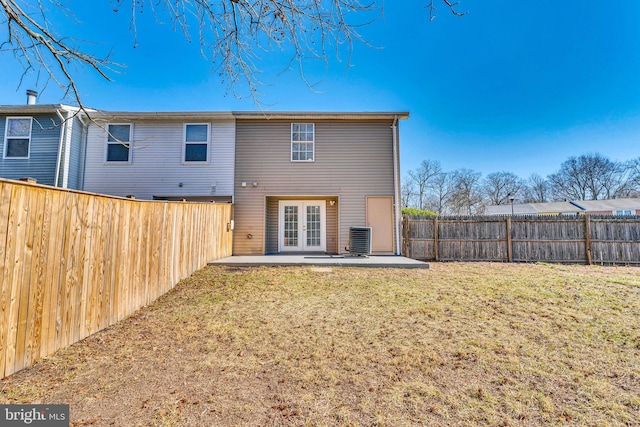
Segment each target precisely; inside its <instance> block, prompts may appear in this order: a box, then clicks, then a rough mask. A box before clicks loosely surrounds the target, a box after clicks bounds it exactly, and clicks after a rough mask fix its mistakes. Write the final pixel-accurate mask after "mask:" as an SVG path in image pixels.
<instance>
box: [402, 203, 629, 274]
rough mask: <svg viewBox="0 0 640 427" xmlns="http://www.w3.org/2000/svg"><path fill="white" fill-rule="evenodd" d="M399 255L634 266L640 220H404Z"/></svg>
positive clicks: (564, 218) (475, 218) (531, 218)
mask: <svg viewBox="0 0 640 427" xmlns="http://www.w3.org/2000/svg"><path fill="white" fill-rule="evenodd" d="M403 254H404V256H406V257H409V258H414V259H420V260H428V261H502V262H535V261H543V262H558V263H580V264H623V265H628V264H640V217H639V216H624V217H621V216H592V215H585V216H571V217H569V216H514V217H510V216H488V217H434V218H423V219H413V218H404V220H403Z"/></svg>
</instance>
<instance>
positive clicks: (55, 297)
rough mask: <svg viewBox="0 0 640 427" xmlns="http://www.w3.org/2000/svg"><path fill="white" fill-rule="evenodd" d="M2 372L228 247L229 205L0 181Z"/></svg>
mask: <svg viewBox="0 0 640 427" xmlns="http://www.w3.org/2000/svg"><path fill="white" fill-rule="evenodd" d="M0 197H1V199H0V201H1V203H0V292H1V293H0V377H5V376H7V375H11V374H12V373H14V372H16V371H17V370H20V369H22V368H23V367H26V366H29V365H31V364H32V363H33V362H34V361H35V360H37V359H38V358H40V357H43V356H46V355H48V354H51V353H53V352H54V351H56V350H57V349H59V348H61V347H64V346H66V345H69V344H71V343H73V342H76V341H78V340H80V339H82V338H84V337H86V336H88V335H90V334H92V333H95V332H97V331H98V330H100V329H103V328H105V327H107V326H109V325H111V324H113V323H115V322H117V321H118V320H121V319H123V318H125V317H127V316H129V315H131V314H132V313H133V312H134V311H135V310H137V309H139V308H140V307H141V306H144V305H146V304H149V303H150V302H152V301H153V300H155V299H156V298H157V297H159V296H160V295H162V294H163V293H165V292H166V291H168V290H170V289H172V288H173V287H174V286H175V284H176V283H177V282H178V281H179V280H180V279H182V278H184V277H186V276H188V275H189V274H191V273H192V272H193V271H194V270H195V269H198V268H201V267H203V266H204V265H206V263H207V262H208V261H211V260H213V259H217V258H221V257H225V256H229V255H231V241H232V237H231V236H232V233H231V232H230V231H229V230H227V227H226V224H227V223H229V222H230V221H231V209H232V207H231V205H226V204H225V205H215V204H196V203H183V202H144V201H139V200H127V199H120V198H113V197H107V196H98V195H89V194H85V193H80V192H76V191H65V190H59V189H53V188H50V187H44V186H40V185H35V184H28V183H22V182H14V181H8V180H1V179H0Z"/></svg>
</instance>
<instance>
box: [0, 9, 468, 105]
mask: <svg viewBox="0 0 640 427" xmlns="http://www.w3.org/2000/svg"><path fill="white" fill-rule="evenodd" d="M439 2H440V0H438V3H439ZM442 2H443V4H444V7H446V8H447V9H448V10H450V11H451V12H452V13H454V14H456V15H463V14H464V13H461V12H458V10H457V6H458V3H453V2H451V1H449V0H442ZM67 4H68V3H67V2H65V1H63V0H0V6H1V8H0V24H1V25H4V28H5V31H4V32H0V53H3V54H9V55H13V57H14V58H15V60H16V61H17V62H18V64H19V65H20V66H21V67H22V69H23V70H24V72H25V74H23V78H24V76H25V75H26V74H27V73H31V72H35V73H37V74H38V75H41V76H42V79H43V80H44V83H42V84H43V85H44V86H45V87H46V85H47V83H48V82H50V81H53V82H55V83H56V84H57V85H58V86H59V87H60V88H61V89H62V90H63V92H64V94H65V99H67V100H69V101H71V102H73V103H76V104H78V105H80V106H81V107H82V105H83V104H82V101H81V96H80V89H79V88H78V86H77V84H76V79H75V75H76V73H77V72H79V70H80V69H82V68H89V69H90V70H92V71H94V72H96V73H98V74H99V75H100V76H102V77H103V78H105V79H107V80H109V79H110V75H111V74H112V72H113V71H114V69H116V68H117V67H118V66H119V65H118V64H116V63H114V62H112V59H111V58H112V55H111V54H107V55H105V56H98V55H94V54H92V53H90V51H91V49H89V48H88V44H87V43H84V42H81V41H78V40H74V39H71V38H68V37H65V36H63V35H62V34H60V33H59V32H57V31H56V26H58V27H59V25H57V24H59V22H54V21H53V20H52V14H51V13H50V11H51V10H52V9H54V8H55V9H61V10H63V11H64V14H62V15H61V14H56V16H66V17H68V19H75V18H74V15H73V11H72V10H71V9H69V8H68V7H67ZM110 4H111V5H112V6H113V9H114V11H127V14H128V13H129V12H130V17H129V19H130V28H131V31H132V33H133V37H134V39H135V37H136V33H137V31H138V29H137V28H138V27H137V25H136V23H137V19H138V15H139V14H140V13H142V11H143V10H145V11H151V12H152V13H153V14H155V15H156V17H157V18H158V19H157V21H158V22H162V21H167V20H169V21H170V22H171V23H172V24H173V26H174V28H175V29H177V30H179V31H181V32H182V33H183V34H184V36H185V38H186V39H187V40H190V39H192V38H193V39H198V41H199V43H200V46H201V52H202V55H203V56H204V57H205V58H207V59H209V60H211V61H212V63H213V70H214V72H215V73H218V74H219V76H220V78H221V79H222V80H223V82H225V83H226V84H227V87H228V89H229V91H230V92H232V93H234V95H236V96H240V95H248V96H250V97H253V99H254V100H256V101H257V100H258V97H259V95H260V90H259V89H260V87H261V84H262V82H261V81H260V77H259V75H260V66H259V64H260V61H261V60H262V58H263V56H266V55H267V54H268V53H269V52H272V51H275V50H278V51H285V52H291V56H290V58H289V61H288V62H287V63H286V64H283V69H289V68H297V69H298V70H299V73H300V75H301V77H302V79H303V80H304V81H305V82H306V83H307V84H308V85H309V86H312V84H311V83H310V82H308V81H307V80H306V78H305V74H304V66H305V63H308V61H315V60H320V61H325V62H327V61H328V59H329V58H330V57H331V56H333V55H335V56H336V57H337V58H338V59H340V60H343V61H344V62H345V64H346V65H347V66H348V64H349V60H350V57H351V54H352V52H353V49H354V45H355V44H356V43H360V42H361V43H363V44H365V45H368V44H369V42H368V40H365V39H364V38H363V37H362V35H361V33H360V32H359V29H360V28H361V27H362V26H364V25H367V24H369V23H370V22H372V21H374V20H375V19H377V18H378V17H379V16H380V15H381V14H382V11H383V2H382V0H380V1H377V2H376V1H375V0H372V1H370V2H361V1H360V0H307V1H298V0H281V1H276V0H218V1H211V0H110ZM426 8H427V9H428V11H429V15H430V18H431V19H433V18H434V17H435V12H436V6H435V4H434V3H433V0H430V1H429V2H428V3H427V5H426ZM332 51H333V53H330V52H332ZM21 81H22V80H21ZM19 85H20V82H18V86H19ZM239 87H243V88H245V89H246V92H247V93H246V94H243V93H241V92H240V91H239V90H238V88H239Z"/></svg>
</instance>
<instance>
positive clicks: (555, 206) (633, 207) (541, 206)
mask: <svg viewBox="0 0 640 427" xmlns="http://www.w3.org/2000/svg"><path fill="white" fill-rule="evenodd" d="M511 213H512V207H511V205H496V206H487V208H486V214H487V215H511ZM513 213H514V214H515V215H584V214H588V215H640V199H611V200H577V201H571V202H549V203H524V204H514V205H513Z"/></svg>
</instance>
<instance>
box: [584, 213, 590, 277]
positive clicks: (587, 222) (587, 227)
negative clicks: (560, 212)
mask: <svg viewBox="0 0 640 427" xmlns="http://www.w3.org/2000/svg"><path fill="white" fill-rule="evenodd" d="M584 231H585V233H584V240H585V245H586V249H587V250H586V253H587V265H591V264H592V259H591V219H590V218H589V215H588V214H585V215H584Z"/></svg>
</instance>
